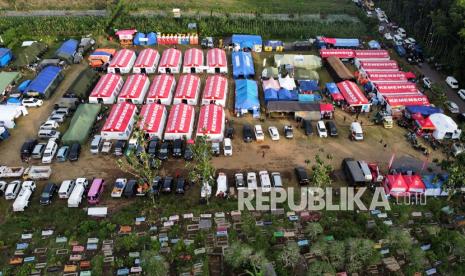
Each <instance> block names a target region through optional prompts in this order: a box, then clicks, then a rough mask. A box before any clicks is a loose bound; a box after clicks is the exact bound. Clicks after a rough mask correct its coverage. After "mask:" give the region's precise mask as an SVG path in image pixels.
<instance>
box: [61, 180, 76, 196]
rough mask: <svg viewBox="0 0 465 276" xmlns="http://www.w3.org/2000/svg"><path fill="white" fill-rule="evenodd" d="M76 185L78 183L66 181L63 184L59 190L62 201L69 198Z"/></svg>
mask: <svg viewBox="0 0 465 276" xmlns="http://www.w3.org/2000/svg"><path fill="white" fill-rule="evenodd" d="M75 184H76V181H74V180H64V181H63V182H61V185H60V189H59V190H58V197H59V198H62V199H66V198H69V196H70V195H71V193H72V192H73V189H74V185H75Z"/></svg>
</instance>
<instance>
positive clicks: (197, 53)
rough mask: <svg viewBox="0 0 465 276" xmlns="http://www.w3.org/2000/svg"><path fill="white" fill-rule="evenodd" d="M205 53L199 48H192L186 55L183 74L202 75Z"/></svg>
mask: <svg viewBox="0 0 465 276" xmlns="http://www.w3.org/2000/svg"><path fill="white" fill-rule="evenodd" d="M203 62H204V58H203V52H202V50H200V49H197V48H190V49H188V50H186V52H185V53H184V64H183V66H182V72H183V73H185V74H188V73H202V71H203Z"/></svg>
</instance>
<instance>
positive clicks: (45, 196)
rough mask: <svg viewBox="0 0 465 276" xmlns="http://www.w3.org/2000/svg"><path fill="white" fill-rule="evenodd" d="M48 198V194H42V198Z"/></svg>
mask: <svg viewBox="0 0 465 276" xmlns="http://www.w3.org/2000/svg"><path fill="white" fill-rule="evenodd" d="M49 196H50V194H49V193H48V192H43V193H42V197H43V198H48V197H49Z"/></svg>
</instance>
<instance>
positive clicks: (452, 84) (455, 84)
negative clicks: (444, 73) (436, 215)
mask: <svg viewBox="0 0 465 276" xmlns="http://www.w3.org/2000/svg"><path fill="white" fill-rule="evenodd" d="M446 83H447V85H449V87H450V88H452V89H459V82H458V81H457V79H455V78H454V77H452V76H448V77H447V78H446Z"/></svg>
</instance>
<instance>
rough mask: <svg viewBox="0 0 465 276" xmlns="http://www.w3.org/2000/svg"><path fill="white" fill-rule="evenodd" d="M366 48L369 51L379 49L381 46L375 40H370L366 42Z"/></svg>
mask: <svg viewBox="0 0 465 276" xmlns="http://www.w3.org/2000/svg"><path fill="white" fill-rule="evenodd" d="M368 47H370V49H381V45H380V44H379V42H378V41H376V40H371V41H370V42H368Z"/></svg>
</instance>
